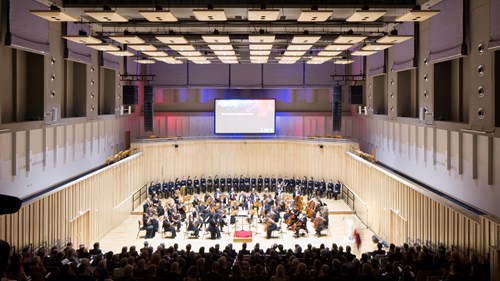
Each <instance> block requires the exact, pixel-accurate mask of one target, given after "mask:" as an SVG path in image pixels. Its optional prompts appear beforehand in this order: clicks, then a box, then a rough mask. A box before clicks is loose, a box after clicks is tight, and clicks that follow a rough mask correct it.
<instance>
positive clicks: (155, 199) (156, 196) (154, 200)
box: [152, 193, 160, 206]
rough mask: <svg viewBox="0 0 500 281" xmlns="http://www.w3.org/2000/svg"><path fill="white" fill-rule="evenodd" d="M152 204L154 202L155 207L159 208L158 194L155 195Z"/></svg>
mask: <svg viewBox="0 0 500 281" xmlns="http://www.w3.org/2000/svg"><path fill="white" fill-rule="evenodd" d="M152 202H153V206H158V205H159V204H160V199H159V198H158V193H154V194H153V199H152Z"/></svg>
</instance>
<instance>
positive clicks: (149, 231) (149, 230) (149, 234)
mask: <svg viewBox="0 0 500 281" xmlns="http://www.w3.org/2000/svg"><path fill="white" fill-rule="evenodd" d="M142 225H143V227H144V229H146V239H148V238H153V237H155V234H156V232H155V231H154V226H153V222H152V220H151V219H150V215H149V214H148V213H147V212H145V213H144V214H143V215H142Z"/></svg>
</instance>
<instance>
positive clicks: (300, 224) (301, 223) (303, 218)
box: [292, 212, 309, 238]
mask: <svg viewBox="0 0 500 281" xmlns="http://www.w3.org/2000/svg"><path fill="white" fill-rule="evenodd" d="M294 226H295V227H293V226H292V230H293V229H295V238H299V230H301V229H303V230H305V231H306V232H307V233H309V231H308V230H307V215H306V212H302V213H300V215H299V217H298V220H297V222H295V224H294Z"/></svg>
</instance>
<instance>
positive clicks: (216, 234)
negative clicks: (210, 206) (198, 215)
mask: <svg viewBox="0 0 500 281" xmlns="http://www.w3.org/2000/svg"><path fill="white" fill-rule="evenodd" d="M207 229H208V231H210V238H211V239H212V240H215V238H217V239H219V238H220V230H219V228H218V227H217V221H216V219H215V217H214V215H213V214H212V215H211V216H210V217H209V219H208V228H207Z"/></svg>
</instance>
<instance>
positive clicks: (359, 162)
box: [344, 154, 500, 259]
mask: <svg viewBox="0 0 500 281" xmlns="http://www.w3.org/2000/svg"><path fill="white" fill-rule="evenodd" d="M349 155H350V157H348V158H346V159H345V161H346V163H345V166H346V169H347V171H349V172H346V173H345V176H344V183H345V184H346V186H347V187H348V188H349V189H350V190H351V191H352V192H353V193H355V194H356V195H358V196H359V200H363V202H364V204H366V205H367V206H368V210H369V211H370V213H371V215H368V216H366V218H365V217H364V216H359V217H360V219H361V220H362V221H363V222H364V223H365V224H366V225H368V226H369V227H370V228H372V230H373V231H374V232H375V233H377V235H379V236H380V237H381V238H382V239H386V240H388V241H390V242H397V243H401V242H412V243H421V244H427V245H431V246H438V245H439V244H444V245H446V246H448V247H453V248H455V249H457V250H458V251H460V252H462V253H463V254H466V255H467V254H470V253H477V254H478V256H479V257H480V258H481V259H484V258H485V257H486V255H487V254H488V253H489V251H490V246H492V245H494V246H495V245H499V243H500V241H499V237H500V224H499V223H498V220H497V219H496V218H491V217H483V216H478V215H475V214H473V213H470V212H468V211H467V210H464V209H463V208H461V207H459V206H457V205H454V204H453V203H451V202H449V201H446V200H445V199H443V198H441V197H438V196H437V195H435V194H432V193H430V192H429V191H427V190H425V189H423V188H420V187H418V186H416V185H413V184H411V183H409V182H407V181H406V180H405V179H402V178H399V177H398V176H396V175H394V174H391V173H390V172H388V171H385V170H382V169H380V168H378V167H377V166H375V165H373V164H372V163H369V162H367V161H365V160H363V159H361V158H359V157H357V156H354V155H352V154H349ZM361 205H362V204H357V203H355V204H354V206H355V211H356V212H358V211H360V208H362V207H360V206H361ZM389 210H390V212H389ZM361 211H363V210H361Z"/></svg>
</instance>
